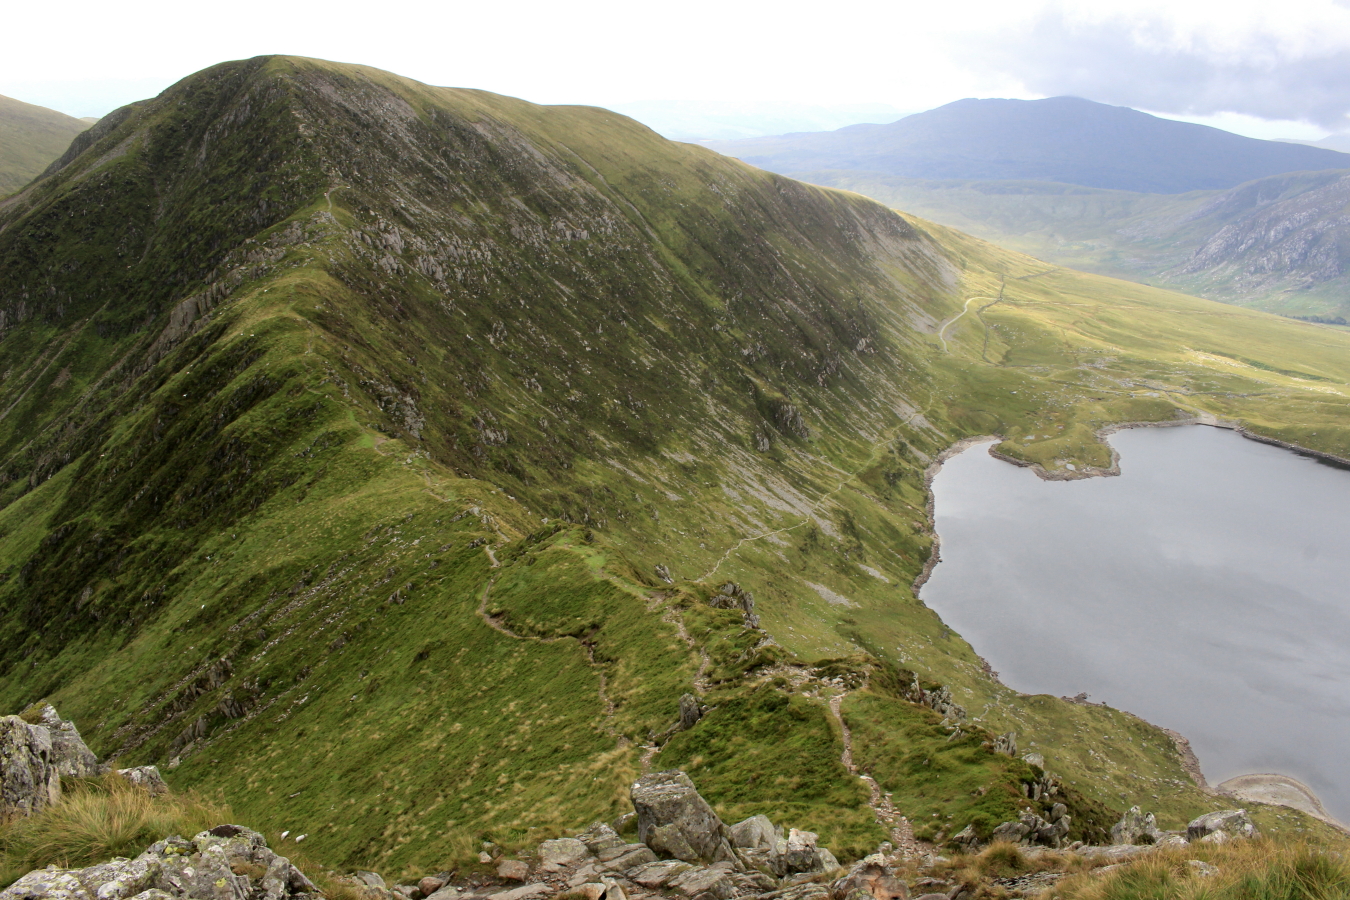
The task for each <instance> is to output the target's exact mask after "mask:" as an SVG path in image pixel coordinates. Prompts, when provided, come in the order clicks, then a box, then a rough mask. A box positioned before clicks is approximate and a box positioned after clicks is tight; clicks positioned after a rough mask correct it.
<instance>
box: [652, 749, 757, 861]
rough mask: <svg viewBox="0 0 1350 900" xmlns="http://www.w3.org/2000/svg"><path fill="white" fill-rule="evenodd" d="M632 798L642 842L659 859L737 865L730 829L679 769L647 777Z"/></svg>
mask: <svg viewBox="0 0 1350 900" xmlns="http://www.w3.org/2000/svg"><path fill="white" fill-rule="evenodd" d="M630 797H631V798H632V801H633V809H634V810H636V811H637V816H638V840H640V841H642V843H644V844H646V845H647V846H648V847H650V848H651V849H652V850H653V851H654V852H655V853H656V854H657V855H658V856H663V857H667V858H671V857H673V858H675V859H682V860H684V861H685V862H691V863H692V862H703V863H714V862H721V861H729V862H734V861H735V859H736V857H735V854H733V853H732V851H731V844H730V843H729V842H728V841H727V834H726V831H727V829H726V826H725V825H723V824H722V820H721V819H720V818H718V816H717V813H716V812H714V811H713V808H712V807H711V806H709V805H708V801H706V800H704V799H703V798H702V797H701V796H700V795H699V793H698V791H697V790H696V789H695V788H694V783H693V782H692V781H690V780H689V776H688V775H686V774H685V773H683V772H680V771H677V770H670V771H666V772H656V773H653V774H651V775H644V776H643V777H642V778H640V779H638V780H637V781H636V782H635V783H634V784H633V788H632V791H631V793H630Z"/></svg>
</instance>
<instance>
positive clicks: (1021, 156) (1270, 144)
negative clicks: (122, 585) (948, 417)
mask: <svg viewBox="0 0 1350 900" xmlns="http://www.w3.org/2000/svg"><path fill="white" fill-rule="evenodd" d="M707 146H710V147H712V148H714V149H716V150H718V151H720V152H722V153H725V154H728V155H729V156H735V157H738V158H740V159H743V160H745V161H746V162H748V163H751V164H753V165H756V166H759V167H760V168H764V169H768V170H770V171H773V172H782V173H786V174H805V173H812V172H819V171H823V170H837V169H848V170H852V171H854V172H867V173H872V174H879V175H891V176H900V177H906V178H926V179H980V180H1026V181H1056V182H1064V183H1066V184H1077V185H1084V186H1087V187H1097V188H1112V189H1116V190H1125V191H1141V192H1148V193H1158V194H1179V193H1184V192H1186V191H1194V190H1205V189H1215V188H1231V187H1235V186H1236V185H1238V184H1241V183H1243V182H1245V181H1251V180H1252V179H1255V178H1262V177H1265V176H1267V175H1278V174H1280V173H1283V172H1298V171H1313V170H1321V169H1350V154H1346V153H1339V152H1337V151H1335V150H1328V149H1325V148H1321V147H1310V146H1305V145H1299V144H1290V143H1285V142H1283V141H1261V140H1256V139H1254V138H1248V137H1242V136H1240V135H1236V134H1232V133H1230V132H1227V131H1221V130H1220V129H1218V128H1210V127H1208V126H1206V125H1195V124H1191V123H1188V122H1174V121H1172V120H1170V119H1160V118H1158V117H1157V116H1151V115H1149V114H1147V113H1142V112H1139V111H1138V110H1134V109H1129V108H1127V107H1122V106H1108V105H1106V104H1103V103H1094V102H1092V101H1091V100H1082V99H1079V98H1077V97H1051V98H1049V99H1046V100H975V99H968V100H958V101H956V102H955V103H948V104H947V105H946V106H940V107H938V108H937V109H932V110H929V111H927V112H922V113H917V114H915V115H912V116H907V117H905V118H903V119H901V120H899V121H898V122H892V123H890V124H889V125H850V126H849V127H847V128H841V129H839V130H838V131H829V132H809V133H802V134H785V135H781V136H778V137H767V138H755V139H750V140H742V141H720V142H719V141H713V142H709V143H708V144H707Z"/></svg>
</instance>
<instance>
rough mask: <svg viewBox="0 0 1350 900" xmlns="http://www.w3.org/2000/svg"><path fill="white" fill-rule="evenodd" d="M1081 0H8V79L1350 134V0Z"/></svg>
mask: <svg viewBox="0 0 1350 900" xmlns="http://www.w3.org/2000/svg"><path fill="white" fill-rule="evenodd" d="M1085 5H1086V4H1083V3H1076V4H1066V3H1059V2H1053V0H1027V2H1017V0H1012V2H1008V0H1003V2H992V0H991V2H986V0H970V2H962V0H947V2H933V0H923V2H910V0H885V2H871V0H835V2H832V3H821V2H814V3H810V4H806V3H798V2H774V3H769V2H747V0H682V2H679V3H640V2H633V0H622V2H620V0H572V2H557V0H551V2H536V0H517V2H511V3H491V2H484V0H473V2H461V0H442V2H421V0H388V2H384V3H371V2H369V0H362V2H360V3H356V2H347V0H332V2H324V3H299V2H287V0H280V2H278V0H267V2H260V0H236V2H232V3H229V4H190V3H184V2H182V0H174V2H164V0H126V2H124V3H120V4H112V3H108V2H107V0H100V2H98V3H93V2H88V0H67V2H65V3H62V4H60V5H59V6H57V7H48V6H45V5H44V4H37V3H24V4H10V5H9V7H8V8H7V9H6V11H5V26H6V32H7V33H8V35H9V36H10V39H9V40H7V41H6V42H5V52H4V53H3V54H0V94H6V95H8V96H12V97H17V98H18V99H20V100H25V101H28V102H30V103H38V104H41V105H44V106H51V107H54V108H57V109H61V110H62V111H64V112H68V113H70V114H72V115H80V116H85V115H101V114H103V113H106V112H108V111H109V110H110V109H112V108H114V107H116V106H118V105H121V104H122V103H125V102H128V101H130V100H133V99H139V98H142V97H146V96H152V95H154V94H155V93H158V91H159V90H161V89H163V88H164V87H167V86H168V85H169V84H171V83H173V82H174V81H176V80H178V79H179V78H182V77H184V76H185V75H188V74H190V73H192V72H194V71H196V70H198V69H202V68H204V67H206V66H209V65H211V64H213V63H216V62H220V61H223V60H227V59H238V58H243V57H250V56H256V55H259V54H267V53H287V54H297V55H303V56H316V57H322V58H326V59H334V60H341V61H346V62H359V63H365V64H368V65H373V66H378V67H380V68H385V69H390V70H393V71H395V72H398V73H400V74H402V75H407V76H410V77H412V78H416V79H419V80H422V81H426V82H430V83H432V84H441V85H453V86H460V87H476V88H484V89H487V90H492V91H497V92H500V93H505V94H512V95H515V96H518V97H524V98H525V99H528V100H533V101H536V102H542V103H589V104H596V105H601V106H619V107H622V106H625V105H632V104H635V103H643V102H645V103H651V102H652V101H668V102H671V101H681V102H682V103H683V104H684V108H685V109H686V110H687V108H688V104H690V103H694V104H698V103H709V104H714V103H720V104H722V107H723V108H724V109H725V108H726V107H727V105H728V104H731V105H734V104H738V103H745V104H751V105H753V104H754V103H757V102H758V103H766V102H773V103H776V104H778V107H776V108H779V109H781V108H782V104H785V103H786V104H800V105H803V106H810V107H812V108H815V109H817V110H819V109H821V108H827V107H842V106H852V107H854V108H860V107H863V106H870V107H874V108H879V109H880V108H888V109H895V110H899V111H918V110H923V109H929V108H932V107H934V106H939V105H941V104H943V103H947V102H950V101H952V100H957V99H960V98H962V97H1022V98H1034V97H1045V96H1055V95H1060V94H1073V95H1076V96H1081V97H1087V98H1088V99H1092V100H1099V101H1103V102H1108V103H1114V104H1119V105H1122V106H1134V107H1136V108H1140V109H1145V110H1149V111H1152V112H1156V113H1160V114H1166V115H1170V116H1173V117H1177V118H1187V119H1190V120H1193V121H1204V122H1209V123H1211V124H1218V125H1219V126H1220V127H1227V128H1230V129H1231V130H1237V131H1241V132H1243V133H1247V134H1252V135H1254V136H1259V137H1295V138H1307V139H1311V138H1317V137H1320V136H1322V135H1323V134H1326V133H1328V132H1334V131H1340V130H1345V129H1350V120H1347V118H1346V114H1347V112H1350V0H1281V2H1279V3H1272V2H1270V0H1263V2H1254V0H1223V2H1215V0H1210V2H1193V0H1167V2H1163V0H1096V2H1094V3H1093V4H1091V10H1090V11H1087V12H1085V11H1083V10H1082V9H1081V7H1083V6H1085ZM18 36H22V37H18ZM16 38H17V39H16Z"/></svg>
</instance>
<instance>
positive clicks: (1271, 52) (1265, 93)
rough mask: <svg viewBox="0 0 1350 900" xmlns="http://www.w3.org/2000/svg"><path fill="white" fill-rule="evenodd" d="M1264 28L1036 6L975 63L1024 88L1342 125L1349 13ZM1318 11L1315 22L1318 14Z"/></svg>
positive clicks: (1158, 107)
mask: <svg viewBox="0 0 1350 900" xmlns="http://www.w3.org/2000/svg"><path fill="white" fill-rule="evenodd" d="M1319 12H1322V13H1323V15H1321V16H1305V17H1303V18H1302V19H1301V20H1295V21H1292V22H1290V21H1286V23H1285V27H1283V28H1279V29H1277V28H1266V27H1263V26H1264V25H1265V23H1263V22H1261V21H1260V20H1259V19H1258V20H1255V21H1253V20H1248V21H1247V22H1246V23H1243V24H1244V26H1245V27H1243V28H1232V27H1229V28H1227V29H1223V28H1209V29H1205V28H1197V27H1195V26H1194V25H1192V24H1191V23H1186V22H1184V21H1178V20H1177V19H1176V18H1173V17H1170V16H1168V15H1167V14H1166V13H1156V14H1151V15H1150V14H1142V15H1140V14H1125V13H1120V14H1116V15H1106V16H1099V17H1096V18H1093V19H1084V18H1081V17H1075V16H1074V15H1072V14H1071V13H1068V12H1066V11H1065V10H1063V9H1058V8H1052V9H1049V10H1044V11H1042V12H1041V13H1040V14H1039V15H1037V16H1035V17H1034V18H1033V19H1031V20H1030V21H1029V22H1027V23H1026V24H1025V25H1024V26H1022V27H1019V28H1014V29H1010V30H1008V31H1006V32H1004V33H1003V34H1000V35H998V36H997V37H994V38H992V39H990V38H984V39H982V40H981V41H980V43H981V44H983V45H984V46H983V48H982V49H983V52H982V53H981V55H980V56H979V59H980V61H981V64H982V65H983V66H985V67H987V68H988V69H989V70H991V71H995V72H999V73H1001V74H1003V75H1006V76H1011V77H1013V78H1016V79H1017V80H1019V81H1020V82H1022V84H1023V85H1025V87H1026V88H1027V90H1028V91H1030V92H1033V93H1038V94H1043V95H1046V96H1055V95H1063V94H1070V95H1074V96H1078V97H1086V98H1088V99H1092V100H1097V101H1099V102H1103V103H1114V104H1118V105H1120V106H1132V107H1135V108H1140V109H1148V110H1153V111H1155V112H1162V113H1172V114H1176V115H1195V116H1205V115H1212V114H1215V113H1225V112H1231V113H1241V114H1245V115H1250V116H1257V117H1259V118H1263V119H1303V120H1306V121H1309V122H1315V123H1317V124H1319V125H1322V126H1324V127H1327V128H1329V129H1332V130H1338V129H1343V128H1345V127H1347V125H1350V120H1348V119H1347V115H1348V114H1350V15H1347V10H1346V6H1345V5H1344V4H1341V3H1338V4H1336V5H1335V6H1334V7H1326V6H1322V9H1321V10H1319ZM1319 20H1320V21H1319Z"/></svg>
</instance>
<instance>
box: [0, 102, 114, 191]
mask: <svg viewBox="0 0 1350 900" xmlns="http://www.w3.org/2000/svg"><path fill="white" fill-rule="evenodd" d="M93 121H94V120H90V119H76V118H74V117H73V116H68V115H66V114H65V113H59V112H57V111H56V110H54V109H47V108H46V107H44V106H34V105H32V104H31V103H24V102H22V101H20V100H14V99H12V98H10V97H4V96H0V197H3V196H5V195H6V194H12V193H14V192H15V191H17V190H18V189H19V188H21V187H23V186H24V185H26V184H27V183H28V182H30V181H32V180H33V179H34V178H36V177H37V176H38V175H41V174H42V170H43V169H46V168H47V166H49V165H51V163H52V161H53V160H55V159H56V158H57V157H58V156H60V155H61V154H62V153H64V152H65V149H66V148H67V147H69V146H70V142H71V141H72V140H73V139H74V138H75V135H77V134H79V133H80V132H81V131H84V130H85V129H87V128H88V127H89V126H90V125H91V124H93Z"/></svg>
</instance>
